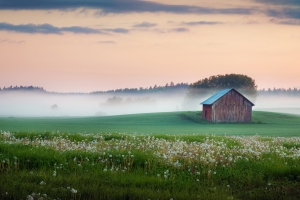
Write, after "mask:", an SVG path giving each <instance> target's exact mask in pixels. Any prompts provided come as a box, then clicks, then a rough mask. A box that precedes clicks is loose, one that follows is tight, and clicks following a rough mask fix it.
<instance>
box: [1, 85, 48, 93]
mask: <svg viewBox="0 0 300 200" xmlns="http://www.w3.org/2000/svg"><path fill="white" fill-rule="evenodd" d="M0 90H3V91H40V92H46V90H44V88H42V87H34V86H32V85H31V86H22V85H21V86H15V87H13V86H12V85H11V86H10V87H7V88H6V87H3V89H1V88H0Z"/></svg>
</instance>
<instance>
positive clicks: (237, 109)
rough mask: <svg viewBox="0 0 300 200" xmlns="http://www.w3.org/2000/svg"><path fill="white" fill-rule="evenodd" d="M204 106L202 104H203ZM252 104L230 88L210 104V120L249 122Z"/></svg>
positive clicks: (216, 121)
mask: <svg viewBox="0 0 300 200" xmlns="http://www.w3.org/2000/svg"><path fill="white" fill-rule="evenodd" d="M203 106H204V105H203ZM251 115H252V105H251V103H250V102H249V101H248V100H247V99H246V98H244V97H243V96H241V95H240V94H239V93H237V92H236V91H234V90H231V91H230V92H228V93H227V94H225V95H224V96H223V97H221V98H220V99H218V100H217V101H216V102H215V103H214V104H213V105H212V116H211V120H209V119H208V120H209V121H212V122H215V123H218V122H251V120H252V119H251Z"/></svg>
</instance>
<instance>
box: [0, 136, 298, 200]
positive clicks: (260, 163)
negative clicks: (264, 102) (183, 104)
mask: <svg viewBox="0 0 300 200" xmlns="http://www.w3.org/2000/svg"><path fill="white" fill-rule="evenodd" d="M299 146H300V138H298V137H292V138H283V137H274V138H273V137H260V136H251V137H239V136H214V135H201V134H191V135H160V134H149V135H136V134H119V133H107V134H104V133H103V134H68V133H59V132H55V133H50V132H47V133H35V132H33V133H29V132H20V133H14V134H13V133H10V132H1V133H0V161H1V164H0V185H1V187H0V199H299V198H300V164H299V163H300V162H299V161H300V148H299Z"/></svg>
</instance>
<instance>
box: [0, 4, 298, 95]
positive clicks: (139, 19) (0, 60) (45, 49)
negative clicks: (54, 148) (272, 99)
mask: <svg viewBox="0 0 300 200" xmlns="http://www.w3.org/2000/svg"><path fill="white" fill-rule="evenodd" d="M226 73H237V74H246V75H248V76H250V77H252V78H254V79H255V80H256V83H257V85H258V87H259V89H262V88H269V87H271V88H273V87H279V88H289V87H292V88H293V87H298V88H300V1H299V0H231V1H224V0H209V1H203V0H184V1H183V0H156V1H150V0H149V1H142V0H72V1H70V0H27V1H24V0H0V87H1V88H3V87H4V86H5V87H7V86H10V85H13V86H15V85H18V86H20V85H23V86H29V85H34V86H40V87H44V88H45V89H46V90H48V91H57V92H91V91H99V90H109V89H117V88H133V87H134V88H136V87H149V86H153V85H155V84H157V85H165V84H166V83H169V82H171V81H173V82H174V83H179V82H185V83H193V82H195V81H197V80H200V79H202V78H205V77H209V76H211V75H218V74H226Z"/></svg>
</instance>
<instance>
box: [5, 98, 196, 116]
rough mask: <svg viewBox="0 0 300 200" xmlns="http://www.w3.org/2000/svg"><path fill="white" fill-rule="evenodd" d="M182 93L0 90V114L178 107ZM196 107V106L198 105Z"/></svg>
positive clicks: (74, 113)
mask: <svg viewBox="0 0 300 200" xmlns="http://www.w3.org/2000/svg"><path fill="white" fill-rule="evenodd" d="M183 97H184V96H183V95H178V94H171V95H132V96H130V95H124V94H120V95H118V94H114V95H108V94H51V93H34V92H1V93H0V116H6V117H14V116H24V117H36V116H37V117H38V116H45V117H47V116H50V117H55V116H105V115H120V114H133V113H149V112H170V111H179V110H181V103H182V101H183ZM199 107H200V106H199Z"/></svg>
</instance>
